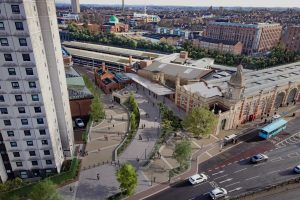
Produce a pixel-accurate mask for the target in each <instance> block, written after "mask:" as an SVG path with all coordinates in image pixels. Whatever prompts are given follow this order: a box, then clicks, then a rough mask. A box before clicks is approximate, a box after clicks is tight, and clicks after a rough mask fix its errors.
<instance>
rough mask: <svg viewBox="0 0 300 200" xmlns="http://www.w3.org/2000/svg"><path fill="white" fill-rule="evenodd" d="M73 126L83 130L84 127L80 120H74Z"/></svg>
mask: <svg viewBox="0 0 300 200" xmlns="http://www.w3.org/2000/svg"><path fill="white" fill-rule="evenodd" d="M75 124H76V126H77V127H79V128H83V127H84V123H83V121H82V119H81V118H76V119H75Z"/></svg>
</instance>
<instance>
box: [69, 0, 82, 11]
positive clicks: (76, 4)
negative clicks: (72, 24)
mask: <svg viewBox="0 0 300 200" xmlns="http://www.w3.org/2000/svg"><path fill="white" fill-rule="evenodd" d="M71 4H72V13H76V14H78V13H80V4H79V0H71Z"/></svg>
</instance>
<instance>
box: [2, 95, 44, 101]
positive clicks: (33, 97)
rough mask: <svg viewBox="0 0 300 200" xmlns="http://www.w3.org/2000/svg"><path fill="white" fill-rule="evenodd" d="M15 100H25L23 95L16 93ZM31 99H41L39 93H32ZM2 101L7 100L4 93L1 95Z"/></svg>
mask: <svg viewBox="0 0 300 200" xmlns="http://www.w3.org/2000/svg"><path fill="white" fill-rule="evenodd" d="M15 100H16V101H18V102H21V101H23V97H22V95H15ZM31 100H32V101H39V100H40V98H39V95H38V94H32V95H31ZM0 102H5V99H4V96H3V95H0Z"/></svg>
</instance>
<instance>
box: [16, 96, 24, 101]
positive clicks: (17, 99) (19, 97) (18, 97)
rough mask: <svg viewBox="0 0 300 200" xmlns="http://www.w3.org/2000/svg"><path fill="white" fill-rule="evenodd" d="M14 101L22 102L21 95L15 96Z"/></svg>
mask: <svg viewBox="0 0 300 200" xmlns="http://www.w3.org/2000/svg"><path fill="white" fill-rule="evenodd" d="M15 99H16V101H23V98H22V95H15Z"/></svg>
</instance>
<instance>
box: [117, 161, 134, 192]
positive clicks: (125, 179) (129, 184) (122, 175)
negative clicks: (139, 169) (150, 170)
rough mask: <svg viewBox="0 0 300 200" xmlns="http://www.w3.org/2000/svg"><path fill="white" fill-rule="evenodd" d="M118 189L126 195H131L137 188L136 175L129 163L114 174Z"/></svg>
mask: <svg viewBox="0 0 300 200" xmlns="http://www.w3.org/2000/svg"><path fill="white" fill-rule="evenodd" d="M116 176H117V180H118V182H119V183H120V188H121V189H122V191H124V192H125V193H126V194H127V195H129V196H130V195H132V194H133V193H134V192H135V188H136V186H137V173H136V171H135V168H134V167H133V166H132V165H131V164H130V163H125V164H124V165H122V166H121V168H120V169H119V170H118V171H117V173H116Z"/></svg>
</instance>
